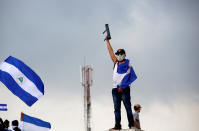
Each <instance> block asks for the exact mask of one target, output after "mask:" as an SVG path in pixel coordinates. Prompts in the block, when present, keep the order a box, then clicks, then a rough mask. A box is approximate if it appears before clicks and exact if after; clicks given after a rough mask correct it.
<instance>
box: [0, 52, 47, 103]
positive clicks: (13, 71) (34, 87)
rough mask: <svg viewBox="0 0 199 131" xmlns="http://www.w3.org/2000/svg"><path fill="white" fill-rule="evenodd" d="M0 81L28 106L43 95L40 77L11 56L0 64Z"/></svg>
mask: <svg viewBox="0 0 199 131" xmlns="http://www.w3.org/2000/svg"><path fill="white" fill-rule="evenodd" d="M0 81H1V82H2V83H3V84H4V85H5V86H6V87H7V88H8V89H9V90H10V91H11V92H12V93H13V94H14V95H16V96H18V97H19V98H20V99H21V100H22V101H23V102H25V103H26V104H27V105H28V106H32V105H33V104H34V103H35V102H36V101H37V100H38V99H39V98H40V97H41V96H43V95H44V84H43V82H42V80H41V79H40V77H39V76H38V75H37V74H36V73H35V72H34V71H33V70H32V69H31V68H30V67H28V66H27V65H26V64H25V63H23V62H22V61H20V60H19V59H17V58H14V57H12V56H9V57H8V58H7V59H6V60H5V61H4V62H2V63H1V64H0Z"/></svg>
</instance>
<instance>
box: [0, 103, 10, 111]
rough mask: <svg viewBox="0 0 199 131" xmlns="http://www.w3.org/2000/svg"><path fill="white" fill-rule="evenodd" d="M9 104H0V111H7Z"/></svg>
mask: <svg viewBox="0 0 199 131" xmlns="http://www.w3.org/2000/svg"><path fill="white" fill-rule="evenodd" d="M7 110H8V108H7V104H0V111H7Z"/></svg>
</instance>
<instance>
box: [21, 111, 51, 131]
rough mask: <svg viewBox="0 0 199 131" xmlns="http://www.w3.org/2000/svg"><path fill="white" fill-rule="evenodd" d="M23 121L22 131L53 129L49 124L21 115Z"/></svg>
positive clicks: (46, 130) (47, 130)
mask: <svg viewBox="0 0 199 131" xmlns="http://www.w3.org/2000/svg"><path fill="white" fill-rule="evenodd" d="M21 121H22V123H21V125H20V128H21V129H22V131H49V130H50V128H51V125H50V123H49V122H46V121H43V120H40V119H38V118H35V117H31V116H28V115H26V114H24V113H22V114H21Z"/></svg>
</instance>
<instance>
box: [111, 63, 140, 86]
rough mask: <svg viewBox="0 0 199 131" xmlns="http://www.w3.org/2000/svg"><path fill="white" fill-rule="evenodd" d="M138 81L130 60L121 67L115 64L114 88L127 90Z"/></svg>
mask: <svg viewBox="0 0 199 131" xmlns="http://www.w3.org/2000/svg"><path fill="white" fill-rule="evenodd" d="M136 79H137V76H136V74H135V72H134V70H133V67H132V65H131V64H130V62H129V60H128V59H125V62H124V63H122V64H120V65H118V62H117V63H116V64H115V67H114V71H113V88H122V89H125V88H126V87H128V86H129V85H131V84H132V82H134V81H135V80H136Z"/></svg>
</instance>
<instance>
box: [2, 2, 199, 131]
mask: <svg viewBox="0 0 199 131" xmlns="http://www.w3.org/2000/svg"><path fill="white" fill-rule="evenodd" d="M198 9H199V2H198V1H196V0H175V1H172V0H168V1H164V0H152V1H149V0H142V1H140V0H125V1H121V0H101V1H89V0H85V1H77V0H56V1H55V0H43V1H39V0H35V1H25V0H18V1H14V0H10V1H7V0H2V1H0V29H1V30H0V61H3V60H4V59H6V58H7V57H8V56H9V55H12V56H14V57H17V58H19V59H21V60H23V61H24V62H25V63H26V64H28V65H29V66H30V67H32V68H33V69H34V70H35V71H36V72H37V74H39V75H40V77H41V78H42V80H43V82H44V84H45V95H44V97H43V98H41V100H39V101H38V102H37V103H36V104H35V105H33V106H32V107H31V108H29V107H27V106H26V105H25V104H24V103H23V102H21V101H20V100H19V99H18V98H17V97H16V96H14V95H13V94H12V93H11V92H10V91H9V90H8V89H7V88H6V87H5V86H4V85H3V84H2V83H1V84H0V96H1V97H0V103H7V104H8V108H9V111H8V112H3V113H2V112H1V114H0V117H3V118H8V119H9V120H12V119H19V116H20V112H21V111H24V112H25V113H27V114H30V115H34V116H38V117H41V118H43V119H44V120H47V121H49V122H51V123H52V131H59V130H62V129H66V128H67V129H68V130H78V131H79V130H83V90H82V87H81V85H80V78H79V76H80V72H79V71H80V70H79V68H80V65H82V64H83V58H84V57H86V63H87V64H90V65H92V66H93V68H94V75H93V77H94V85H93V87H92V90H91V91H92V114H93V115H92V127H93V130H94V131H101V130H106V129H108V128H110V127H112V126H113V125H114V114H113V103H112V97H111V88H112V71H113V70H112V67H113V63H112V62H111V59H110V58H109V54H108V51H107V49H106V44H105V42H104V41H103V40H104V35H103V34H102V32H103V31H104V28H105V27H104V24H106V23H109V25H110V31H111V35H112V39H111V41H110V42H111V44H112V46H113V48H114V50H117V49H118V48H124V49H125V50H126V53H127V58H129V59H130V60H131V62H132V64H133V67H134V69H135V72H136V74H137V76H138V79H137V80H136V81H135V83H134V84H133V85H132V90H131V96H132V104H136V103H140V104H141V105H142V106H143V110H142V112H141V114H140V118H141V122H142V123H141V124H142V127H143V129H146V130H149V131H150V130H151V131H159V130H161V131H164V130H165V131H166V130H170V131H180V130H184V129H185V128H187V129H190V130H192V131H196V130H197V124H196V121H198V118H197V117H196V116H197V114H199V95H198V94H199V87H198V85H199V80H198V77H197V76H198V73H199V72H198V69H197V67H198V66H199V62H198V56H199V53H198V47H199V45H198V34H199V26H198V23H199V14H198ZM187 105H188V106H187ZM122 112H123V118H122V124H123V127H127V125H128V124H127V120H126V114H125V110H124V108H122ZM154 121H156V122H158V124H154ZM102 125H103V126H102ZM74 127H76V128H77V129H74Z"/></svg>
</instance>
